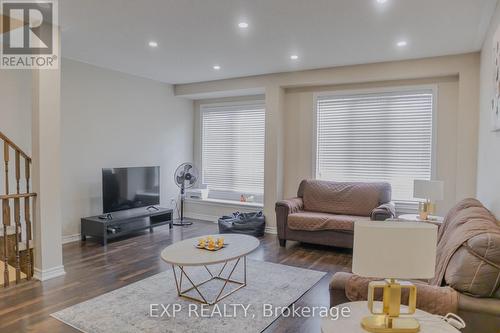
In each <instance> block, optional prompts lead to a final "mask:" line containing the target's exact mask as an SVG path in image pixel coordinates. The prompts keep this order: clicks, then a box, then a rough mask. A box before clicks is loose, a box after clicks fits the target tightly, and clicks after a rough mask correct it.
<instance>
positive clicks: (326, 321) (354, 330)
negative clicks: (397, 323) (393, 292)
mask: <svg viewBox="0 0 500 333" xmlns="http://www.w3.org/2000/svg"><path fill="white" fill-rule="evenodd" d="M374 304H375V307H379V308H381V307H382V302H374ZM343 307H348V308H349V309H350V310H351V311H350V316H349V317H341V316H339V317H338V318H337V319H336V320H334V319H333V318H331V317H324V318H323V319H322V320H321V332H322V333H344V332H349V333H367V331H365V330H364V329H363V328H362V327H361V319H362V318H363V317H366V316H369V315H371V313H370V311H369V310H368V303H367V302H366V301H365V302H351V303H344V304H340V305H337V306H336V308H338V309H339V313H340V311H341V309H342V308H343ZM401 310H402V311H403V312H404V311H408V309H407V307H406V306H404V305H402V306H401ZM413 317H414V318H415V319H417V320H418V322H419V324H420V331H419V333H460V331H459V330H457V329H456V328H454V327H452V326H451V325H450V324H448V323H445V322H444V321H443V320H441V319H439V318H437V317H436V316H434V315H432V314H430V313H427V312H425V311H422V310H418V309H417V310H416V311H415V314H414V315H413Z"/></svg>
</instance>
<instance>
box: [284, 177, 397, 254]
mask: <svg viewBox="0 0 500 333" xmlns="http://www.w3.org/2000/svg"><path fill="white" fill-rule="evenodd" d="M393 216H394V204H393V203H392V202H391V185H390V184H389V183H384V182H381V183H356V182H331V181H321V180H303V181H302V182H301V183H300V186H299V190H298V191H297V197H296V198H291V199H288V200H282V201H278V202H277V203H276V223H277V227H278V239H279V242H280V245H281V246H285V245H286V240H295V241H301V242H306V243H315V244H322V245H331V246H337V247H346V248H352V244H353V230H354V221H357V220H363V219H367V220H370V219H372V220H385V219H387V218H390V217H393Z"/></svg>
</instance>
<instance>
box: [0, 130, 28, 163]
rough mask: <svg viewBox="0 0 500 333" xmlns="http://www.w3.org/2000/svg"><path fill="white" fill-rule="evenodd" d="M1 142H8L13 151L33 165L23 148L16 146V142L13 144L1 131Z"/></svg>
mask: <svg viewBox="0 0 500 333" xmlns="http://www.w3.org/2000/svg"><path fill="white" fill-rule="evenodd" d="M0 140H3V141H4V142H6V143H7V144H8V145H9V146H11V147H12V149H14V150H15V151H17V152H19V154H21V156H22V157H24V158H25V159H26V160H28V162H29V163H31V157H29V156H28V154H26V153H25V152H24V151H23V150H22V149H21V148H19V146H18V145H16V144H15V143H14V142H12V140H10V139H9V138H8V137H7V136H6V135H5V134H3V133H2V132H1V131H0Z"/></svg>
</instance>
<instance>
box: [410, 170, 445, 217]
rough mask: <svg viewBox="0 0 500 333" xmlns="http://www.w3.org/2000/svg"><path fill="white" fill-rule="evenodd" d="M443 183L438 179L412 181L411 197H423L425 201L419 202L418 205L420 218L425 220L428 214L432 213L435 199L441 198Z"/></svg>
mask: <svg viewBox="0 0 500 333" xmlns="http://www.w3.org/2000/svg"><path fill="white" fill-rule="evenodd" d="M443 184H444V183H443V182H442V181H440V180H422V179H415V180H414V181H413V197H414V198H418V199H425V202H420V203H419V205H418V212H419V215H420V219H422V220H427V219H428V218H429V215H433V214H434V212H435V211H436V204H435V201H437V200H443Z"/></svg>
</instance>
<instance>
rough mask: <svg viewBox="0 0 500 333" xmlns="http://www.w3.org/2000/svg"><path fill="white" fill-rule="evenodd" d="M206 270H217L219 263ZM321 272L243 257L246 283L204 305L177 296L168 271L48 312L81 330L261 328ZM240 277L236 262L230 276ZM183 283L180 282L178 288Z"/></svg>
mask: <svg viewBox="0 0 500 333" xmlns="http://www.w3.org/2000/svg"><path fill="white" fill-rule="evenodd" d="M210 268H211V270H212V271H213V272H218V271H217V268H219V267H215V266H210ZM226 270H227V271H229V270H228V269H227V268H226ZM187 272H188V274H189V276H190V277H191V278H192V280H193V282H195V283H197V282H201V281H203V280H205V279H207V277H208V273H207V271H206V270H205V269H204V268H203V267H189V268H187ZM325 274H326V273H324V272H319V271H314V270H309V269H303V268H297V267H291V266H285V265H280V264H273V263H269V262H262V261H255V260H247V286H246V287H244V288H242V289H240V290H238V291H236V292H235V293H233V294H232V295H230V296H228V297H227V298H225V299H223V300H221V301H220V302H219V303H218V304H217V305H212V306H207V305H201V304H199V303H197V302H192V301H189V300H187V299H184V298H180V297H179V296H178V295H177V289H176V286H175V280H174V274H173V272H172V269H170V270H168V271H165V272H162V273H159V274H156V275H154V276H151V277H149V278H146V279H144V280H141V281H139V282H136V283H133V284H130V285H128V286H126V287H123V288H120V289H117V290H114V291H112V292H109V293H107V294H104V295H101V296H98V297H96V298H93V299H90V300H88V301H85V302H83V303H79V304H77V305H74V306H71V307H69V308H66V309H64V310H61V311H59V312H56V313H53V314H51V316H52V317H54V318H56V319H58V320H60V321H62V322H64V323H66V324H68V325H70V326H72V327H74V328H76V329H78V330H80V331H82V332H85V333H115V332H120V333H136V332H151V333H170V332H200V333H201V332H261V331H263V330H264V329H265V328H266V327H268V326H269V325H270V324H271V323H272V322H273V321H274V320H276V319H277V318H278V317H279V316H280V315H282V314H284V313H285V312H283V309H286V308H287V307H288V306H290V305H291V304H292V303H294V302H295V301H296V300H297V299H299V298H300V297H301V296H302V295H303V294H304V293H306V292H307V291H308V290H309V289H310V288H311V287H313V286H314V285H315V284H316V283H317V282H318V281H319V280H320V279H321V278H322V277H323V276H324V275H325ZM223 275H224V274H223ZM242 277H243V269H242V267H241V266H240V267H238V268H237V269H236V270H235V272H234V274H233V276H232V278H233V279H234V278H236V279H242ZM188 283H189V282H188V281H186V280H184V282H183V286H184V288H186V287H188ZM220 283H221V282H220V281H217V280H215V281H211V282H210V283H207V284H205V285H203V287H202V289H201V291H202V293H205V294H206V295H207V296H209V297H215V296H216V294H217V293H218V291H219V290H220V287H221V285H220ZM228 287H229V289H228V290H231V288H235V287H236V285H233V284H230V285H229V286H228ZM325 292H327V291H325ZM193 295H194V294H193Z"/></svg>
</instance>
